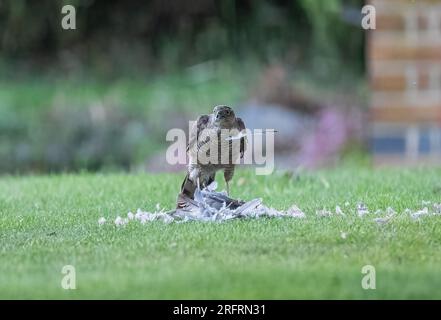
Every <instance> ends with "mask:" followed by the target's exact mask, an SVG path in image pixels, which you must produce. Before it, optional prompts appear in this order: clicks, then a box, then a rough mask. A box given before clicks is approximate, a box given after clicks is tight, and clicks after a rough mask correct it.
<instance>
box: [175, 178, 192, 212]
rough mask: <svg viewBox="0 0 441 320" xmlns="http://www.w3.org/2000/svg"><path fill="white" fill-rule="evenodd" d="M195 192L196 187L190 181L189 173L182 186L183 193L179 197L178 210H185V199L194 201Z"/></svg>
mask: <svg viewBox="0 0 441 320" xmlns="http://www.w3.org/2000/svg"><path fill="white" fill-rule="evenodd" d="M195 190H196V185H195V184H194V183H193V181H191V180H190V177H189V176H188V173H187V175H186V176H185V179H184V181H183V182H182V185H181V192H180V193H179V195H178V201H177V208H183V207H184V206H185V205H186V201H185V198H190V199H194V192H195Z"/></svg>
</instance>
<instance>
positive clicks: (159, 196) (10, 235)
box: [0, 167, 441, 299]
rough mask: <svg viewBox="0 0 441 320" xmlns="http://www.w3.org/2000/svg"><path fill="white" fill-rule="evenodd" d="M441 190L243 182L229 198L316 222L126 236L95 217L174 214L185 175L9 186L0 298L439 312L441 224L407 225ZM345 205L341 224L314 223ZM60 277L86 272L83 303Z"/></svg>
mask: <svg viewBox="0 0 441 320" xmlns="http://www.w3.org/2000/svg"><path fill="white" fill-rule="evenodd" d="M440 177H441V169H414V170H404V169H381V170H380V169H377V170H371V169H363V168H356V167H354V168H346V169H343V168H339V169H333V170H326V171H320V172H316V173H300V174H298V175H291V174H287V173H275V174H273V175H271V176H266V177H256V176H254V174H253V172H251V171H242V172H240V171H239V172H238V173H237V175H236V177H235V178H234V183H233V185H232V188H231V189H232V195H233V196H236V197H240V198H242V199H251V198H255V197H259V196H260V197H262V198H263V200H264V202H265V204H267V205H271V206H273V207H275V208H277V209H287V208H288V207H289V206H291V205H292V204H294V203H295V204H297V205H298V206H299V207H300V208H301V209H302V210H303V211H305V213H306V215H307V217H306V218H305V219H262V220H247V221H244V220H240V221H239V220H237V221H230V222H226V223H220V224H219V223H193V222H192V223H186V224H168V225H167V224H163V223H161V222H154V223H151V224H146V225H141V224H139V223H135V222H132V223H130V224H129V225H127V226H125V227H122V228H117V227H115V226H114V225H113V224H112V223H109V224H105V225H103V226H99V225H98V223H97V221H98V218H100V217H102V216H104V217H106V218H108V220H113V219H114V218H115V217H116V216H117V215H124V216H125V215H126V214H127V212H128V211H136V209H137V208H142V209H144V210H151V211H154V210H155V207H156V204H157V203H159V204H160V205H161V207H164V208H166V209H171V208H173V206H174V201H175V197H176V193H177V191H178V188H179V185H180V182H181V179H182V175H172V174H161V175H147V174H139V175H124V174H108V175H99V174H97V175H95V174H86V173H84V174H79V175H54V176H28V177H14V176H3V177H1V178H0V298H13V299H15V298H32V299H34V298H57V299H58V298H60V299H78V298H121V299H130V298H134V299H150V298H159V299H174V298H181V299H210V298H218V299H224V298H225V299H226V298H240V299H252V298H257V299H260V298H265V299H272V298H278V299H299V298H313V299H316V298H331V299H340V298H350V299H354V298H361V299H378V298H429V299H430V298H438V299H440V298H441V269H440V266H441V216H428V217H424V218H422V219H421V220H418V221H414V220H412V219H411V218H410V217H409V215H408V214H404V213H403V211H404V210H405V209H406V208H410V209H412V210H417V209H421V208H422V207H423V204H422V201H431V202H432V203H433V202H441V179H440ZM221 186H223V185H222V184H221ZM346 202H348V204H349V205H345V203H346ZM358 202H364V203H365V204H366V205H367V206H368V208H369V209H370V211H371V212H373V211H375V210H377V209H383V210H384V209H386V208H387V207H388V206H391V207H393V208H394V209H395V210H396V211H397V212H398V215H397V217H396V218H394V219H393V220H392V221H390V222H389V223H388V224H385V225H378V224H377V223H376V222H374V221H373V219H374V218H375V216H374V215H373V214H371V215H367V216H365V217H362V218H360V217H358V215H357V213H356V210H355V207H356V205H357V203H358ZM336 205H340V206H341V208H342V210H343V211H344V212H345V213H346V216H345V217H341V216H331V217H318V216H317V215H316V210H319V209H322V208H323V207H326V208H328V209H332V210H334V208H335V206H336ZM342 232H343V233H346V238H345V239H344V238H343V237H342V236H341V234H342ZM64 265H73V266H74V267H75V269H76V283H77V288H76V290H64V289H62V287H61V284H60V283H61V279H62V277H63V274H62V273H61V269H62V267H63V266H64ZM364 265H373V266H374V267H375V268H376V289H375V290H364V289H363V288H362V287H361V279H362V277H363V276H364V275H363V274H362V273H361V269H362V267H363V266H364Z"/></svg>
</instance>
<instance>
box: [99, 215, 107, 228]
mask: <svg viewBox="0 0 441 320" xmlns="http://www.w3.org/2000/svg"><path fill="white" fill-rule="evenodd" d="M105 223H106V218H104V217H101V218H99V219H98V224H99V225H100V226H102V225H103V224H105Z"/></svg>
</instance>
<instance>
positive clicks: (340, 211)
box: [335, 206, 345, 216]
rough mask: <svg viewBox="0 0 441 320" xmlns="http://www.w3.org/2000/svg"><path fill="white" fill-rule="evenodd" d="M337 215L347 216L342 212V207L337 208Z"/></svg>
mask: <svg viewBox="0 0 441 320" xmlns="http://www.w3.org/2000/svg"><path fill="white" fill-rule="evenodd" d="M335 214H337V215H340V216H345V214H344V212H343V211H342V210H341V208H340V206H336V207H335Z"/></svg>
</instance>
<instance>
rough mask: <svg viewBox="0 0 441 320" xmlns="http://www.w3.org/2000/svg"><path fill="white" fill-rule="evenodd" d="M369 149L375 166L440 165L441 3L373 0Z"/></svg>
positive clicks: (369, 48) (370, 43)
mask: <svg viewBox="0 0 441 320" xmlns="http://www.w3.org/2000/svg"><path fill="white" fill-rule="evenodd" d="M368 3H369V4H372V5H373V6H374V7H375V8H376V16H377V19H376V29H375V30H368V31H367V33H368V37H367V39H368V40H367V41H368V46H367V48H368V49H367V50H368V52H367V56H368V70H369V76H370V84H371V89H372V96H371V109H370V115H371V147H372V151H373V154H374V159H375V161H376V163H385V162H391V163H396V162H401V163H420V162H430V163H441V0H414V1H412V0H371V1H368Z"/></svg>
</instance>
